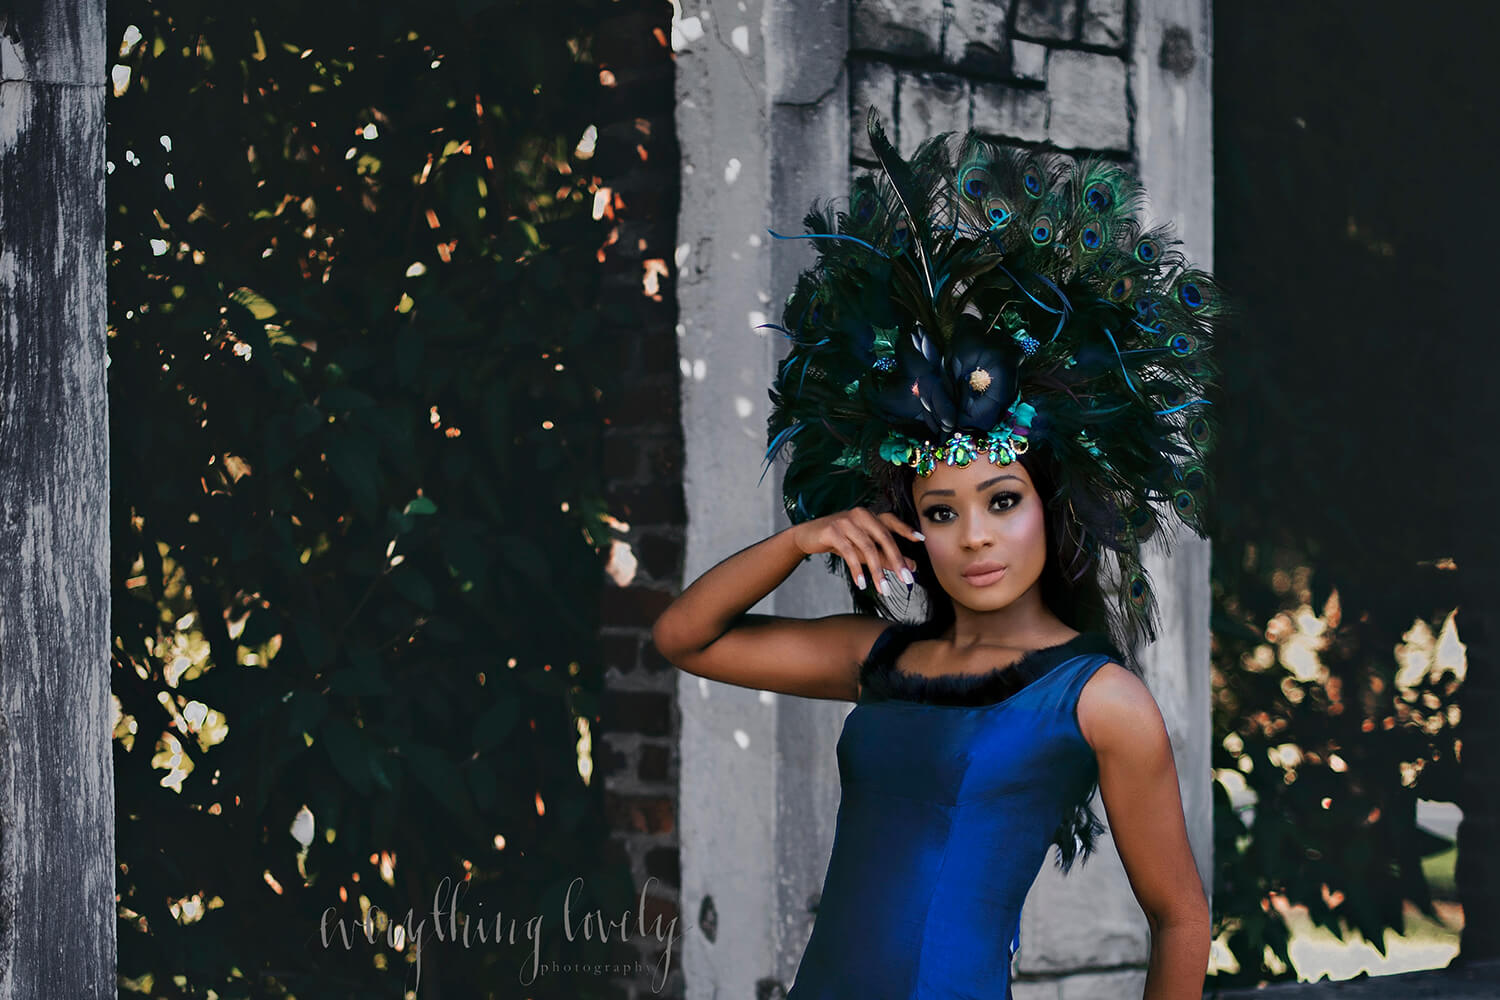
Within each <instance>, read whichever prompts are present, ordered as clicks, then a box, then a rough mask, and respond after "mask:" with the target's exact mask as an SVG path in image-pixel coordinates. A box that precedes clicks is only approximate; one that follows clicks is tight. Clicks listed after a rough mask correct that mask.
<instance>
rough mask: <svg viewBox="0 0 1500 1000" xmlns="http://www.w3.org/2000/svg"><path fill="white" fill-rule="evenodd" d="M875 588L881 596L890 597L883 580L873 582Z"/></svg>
mask: <svg viewBox="0 0 1500 1000" xmlns="http://www.w3.org/2000/svg"><path fill="white" fill-rule="evenodd" d="M875 587H876V589H877V590H879V591H880V593H881V595H882V596H885V597H890V596H891V592H890V590H889V589H887V588H886V585H885V580H884V579H883V578H882V579H879V580H876V581H875Z"/></svg>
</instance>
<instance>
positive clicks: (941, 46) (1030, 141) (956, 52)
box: [849, 0, 1134, 165]
mask: <svg viewBox="0 0 1500 1000" xmlns="http://www.w3.org/2000/svg"><path fill="white" fill-rule="evenodd" d="M937 7H938V4H936V3H933V2H931V0H852V8H851V19H850V39H849V64H850V104H851V111H852V113H851V115H850V124H851V128H852V132H851V137H850V142H851V148H852V149H853V152H854V159H855V161H856V163H857V164H862V165H869V164H871V163H872V162H873V156H872V153H871V151H870V146H869V141H868V139H867V138H866V136H865V131H864V124H865V115H864V112H865V108H867V107H868V106H869V105H871V104H874V105H875V106H876V107H877V108H879V109H880V110H881V113H882V116H883V117H884V118H885V119H886V122H887V126H888V128H889V129H891V130H892V132H893V137H892V138H893V141H894V142H895V143H896V146H897V148H898V149H900V151H901V152H902V153H903V154H909V153H910V152H911V151H912V150H913V149H914V148H915V147H916V145H917V143H918V142H920V141H921V140H922V139H923V138H925V137H926V136H927V135H930V134H932V133H935V132H943V131H948V130H956V131H959V132H962V131H964V130H966V129H968V128H970V127H971V126H972V127H974V128H978V129H979V130H980V131H982V132H985V133H987V134H989V135H992V136H994V137H996V138H1001V139H1007V140H1010V141H1013V142H1017V143H1021V144H1024V145H1029V146H1043V145H1047V146H1052V147H1056V148H1059V149H1065V150H1090V151H1100V152H1111V153H1119V154H1120V155H1121V156H1122V157H1123V156H1124V155H1125V154H1127V153H1128V152H1129V150H1130V148H1131V131H1130V130H1131V124H1132V121H1133V111H1134V109H1133V108H1132V107H1131V106H1130V100H1129V96H1128V92H1127V79H1126V74H1127V68H1128V66H1127V59H1128V57H1129V51H1128V50H1129V41H1130V31H1129V17H1128V13H1129V12H1128V10H1127V7H1126V0H999V2H988V3H986V2H983V0H943V2H942V3H941V16H934V15H935V13H936V8H937Z"/></svg>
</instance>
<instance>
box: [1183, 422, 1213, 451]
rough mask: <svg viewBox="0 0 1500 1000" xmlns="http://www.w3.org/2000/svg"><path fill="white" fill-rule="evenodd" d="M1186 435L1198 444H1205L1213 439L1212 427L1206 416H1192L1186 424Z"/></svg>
mask: <svg viewBox="0 0 1500 1000" xmlns="http://www.w3.org/2000/svg"><path fill="white" fill-rule="evenodd" d="M1187 432H1188V437H1190V438H1192V440H1193V443H1194V444H1196V445H1199V446H1202V445H1207V444H1208V443H1209V442H1210V441H1211V440H1212V439H1213V428H1212V427H1210V426H1209V423H1208V419H1207V418H1206V417H1194V418H1193V419H1191V420H1189V421H1188V424H1187Z"/></svg>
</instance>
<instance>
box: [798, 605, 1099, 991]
mask: <svg viewBox="0 0 1500 1000" xmlns="http://www.w3.org/2000/svg"><path fill="white" fill-rule="evenodd" d="M923 628H924V627H923V626H918V625H910V624H905V623H898V624H896V625H892V626H891V627H890V628H888V629H887V630H886V631H885V632H883V633H881V635H880V637H879V638H878V639H877V640H876V642H875V644H874V646H873V647H872V648H871V650H870V654H869V657H868V658H867V659H866V660H865V662H864V663H863V664H862V665H861V666H860V677H861V682H862V690H861V693H860V699H859V702H858V704H856V705H855V707H854V709H853V710H852V711H850V713H849V714H848V716H846V717H845V719H844V727H843V731H842V732H841V733H840V735H839V740H838V765H839V778H840V783H841V786H842V797H841V799H840V802H839V810H838V817H837V820H836V822H835V827H834V840H833V853H832V855H831V857H830V860H829V863H828V873H827V875H826V877H825V879H824V882H823V892H822V896H821V897H820V899H819V902H818V907H817V915H816V917H815V919H814V923H813V930H812V936H811V937H810V938H809V940H808V942H807V948H806V950H805V951H804V952H803V955H802V960H801V963H800V965H799V967H798V970H797V976H796V979H795V980H794V982H793V984H792V988H791V989H790V990H789V991H788V993H787V1000H1011V990H1010V973H1011V960H1012V958H1013V956H1014V955H1015V953H1016V951H1017V950H1019V948H1020V935H1021V904H1022V903H1023V902H1024V900H1025V898H1026V893H1027V892H1028V891H1029V890H1030V888H1031V884H1032V882H1033V881H1034V880H1035V878H1036V876H1037V873H1038V872H1039V871H1040V870H1041V866H1042V863H1043V862H1044V861H1045V860H1046V856H1047V850H1048V847H1049V846H1050V844H1051V843H1052V841H1053V838H1054V835H1056V834H1057V833H1058V831H1059V830H1060V829H1062V827H1061V826H1060V824H1061V823H1062V820H1063V818H1064V817H1065V816H1067V815H1070V813H1071V811H1072V810H1075V809H1078V808H1079V807H1080V805H1081V804H1082V805H1084V807H1085V808H1086V803H1087V800H1088V796H1089V795H1090V793H1091V791H1092V790H1093V788H1094V786H1095V784H1096V782H1097V780H1098V764H1097V761H1096V758H1095V757H1094V753H1093V749H1092V748H1091V747H1090V746H1089V745H1088V744H1087V743H1086V742H1085V741H1084V739H1083V735H1082V733H1081V732H1080V731H1079V729H1078V722H1077V716H1076V714H1075V710H1076V708H1077V705H1078V695H1079V692H1081V691H1082V690H1083V685H1084V683H1085V682H1087V681H1088V679H1089V678H1090V677H1091V676H1092V675H1093V674H1094V672H1095V671H1096V670H1098V669H1099V668H1100V667H1101V666H1103V665H1104V664H1105V663H1108V662H1110V661H1114V662H1117V663H1118V662H1120V656H1119V653H1118V651H1117V650H1116V648H1115V647H1114V646H1113V645H1112V644H1111V643H1110V640H1109V638H1108V637H1107V636H1105V635H1103V634H1102V633H1097V632H1084V633H1081V634H1080V635H1078V636H1075V637H1074V638H1073V639H1071V640H1069V641H1068V642H1065V643H1063V644H1061V645H1058V646H1050V647H1047V648H1044V649H1038V650H1033V651H1032V652H1030V653H1028V654H1027V655H1026V656H1025V657H1023V658H1022V659H1021V660H1020V661H1019V662H1017V663H1015V664H1011V665H1008V666H1005V667H1000V668H996V669H995V670H991V671H988V672H983V673H967V674H963V675H956V674H950V675H944V676H940V677H926V676H921V675H917V674H913V673H906V672H904V671H898V670H896V669H895V667H894V662H895V659H896V657H897V655H898V654H899V653H900V651H901V650H902V649H903V648H905V647H906V646H907V645H909V644H910V643H911V642H912V641H913V640H914V639H916V638H920V637H921V634H922V631H923Z"/></svg>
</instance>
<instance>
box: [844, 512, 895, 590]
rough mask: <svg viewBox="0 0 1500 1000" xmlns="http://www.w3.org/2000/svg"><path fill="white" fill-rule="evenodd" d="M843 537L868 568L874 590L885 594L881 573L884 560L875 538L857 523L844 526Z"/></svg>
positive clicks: (883, 579)
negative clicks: (873, 583)
mask: <svg viewBox="0 0 1500 1000" xmlns="http://www.w3.org/2000/svg"><path fill="white" fill-rule="evenodd" d="M845 537H846V538H848V539H849V541H850V542H851V543H852V544H853V545H854V547H855V548H856V549H857V550H858V551H859V554H860V562H862V563H864V565H866V566H868V567H869V569H870V577H871V579H873V580H874V581H875V588H876V589H877V590H879V591H880V592H881V593H882V594H884V593H885V592H886V587H885V578H884V577H883V576H882V575H881V573H882V571H883V570H884V568H885V560H884V558H883V554H882V553H881V551H880V548H879V545H878V544H877V542H876V540H875V538H874V537H873V536H872V535H871V534H870V532H869V531H868V530H866V529H865V528H864V526H863V525H861V524H859V523H857V521H856V522H853V523H847V524H846V525H845ZM856 582H858V581H856Z"/></svg>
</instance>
